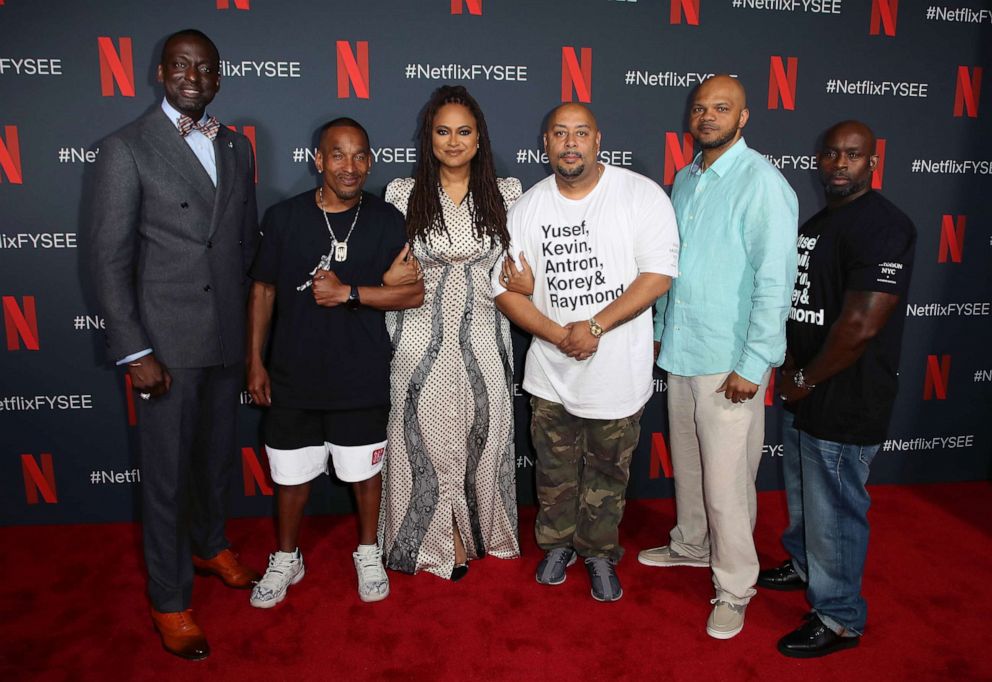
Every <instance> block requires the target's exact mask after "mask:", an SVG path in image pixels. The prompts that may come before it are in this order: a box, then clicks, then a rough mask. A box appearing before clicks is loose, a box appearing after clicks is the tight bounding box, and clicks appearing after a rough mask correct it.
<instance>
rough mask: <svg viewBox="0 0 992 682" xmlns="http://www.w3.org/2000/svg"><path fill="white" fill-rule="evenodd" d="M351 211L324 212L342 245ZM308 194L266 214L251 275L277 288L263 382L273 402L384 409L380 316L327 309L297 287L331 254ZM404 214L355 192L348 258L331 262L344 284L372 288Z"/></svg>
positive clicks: (385, 356) (399, 238) (386, 350)
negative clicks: (269, 384)
mask: <svg viewBox="0 0 992 682" xmlns="http://www.w3.org/2000/svg"><path fill="white" fill-rule="evenodd" d="M356 210H359V207H358V206H356V207H354V208H351V209H349V210H347V211H345V212H343V213H328V214H327V217H328V218H329V219H330V221H331V228H332V229H333V230H334V234H335V235H336V236H337V238H338V239H339V240H344V239H345V236H346V235H347V234H348V229H349V228H350V227H351V223H352V220H353V219H354V217H355V211H356ZM321 213H322V212H321V210H320V208H318V207H317V205H316V203H315V202H314V192H313V190H307V191H306V192H303V193H302V194H298V195H297V196H295V197H293V198H291V199H287V200H286V201H283V202H280V203H278V204H276V205H275V206H273V207H272V208H270V209H269V210H268V211H267V212H266V214H265V218H264V219H263V221H262V233H263V236H262V242H261V245H260V246H259V250H258V255H257V256H256V257H255V263H254V264H253V265H252V268H251V271H250V275H251V277H252V279H255V280H258V281H259V282H266V283H268V284H274V285H275V287H276V311H275V312H276V317H275V319H274V322H273V330H272V334H271V335H270V338H271V353H270V361H269V376H270V378H271V381H272V404H273V405H278V406H279V407H294V408H299V409H314V410H339V409H358V408H363V407H377V406H382V405H388V404H389V363H390V359H391V354H392V347H391V345H390V341H389V336H388V334H387V333H386V321H385V314H384V313H383V312H382V311H381V310H375V309H373V308H369V307H366V306H360V307H358V308H356V309H351V308H348V307H347V306H345V305H339V306H335V307H333V308H326V307H322V306H319V305H317V303H316V302H315V301H314V299H313V291H312V290H311V289H309V288H307V289H305V290H303V291H297V290H296V287H298V286H299V285H301V284H303V283H304V282H306V281H307V279H309V278H310V271H311V270H313V268H314V266H315V265H317V262H318V261H319V260H320V257H321V256H322V255H324V254H326V253H328V251H330V248H331V237H330V235H329V234H328V232H327V225H326V223H325V222H324V217H323V216H322V215H321ZM405 234H406V233H405V229H404V224H403V216H402V214H401V213H400V212H399V211H397V210H396V209H395V208H394V207H393V206H391V205H389V204H387V203H386V202H384V201H383V200H382V199H380V198H378V197H376V196H373V195H371V194H368V193H367V192H363V193H362V201H361V206H360V213H359V216H358V222H357V223H356V224H355V230H354V232H352V234H351V238H350V239H348V258H347V260H345V261H344V262H341V263H337V262H332V263H331V265H330V267H329V268H328V269H330V270H333V271H334V273H335V274H336V275H337V276H338V278H339V279H340V280H341V281H342V282H343V283H345V284H349V285H358V286H378V285H379V284H381V283H382V275H383V273H385V272H386V270H388V269H389V265H390V263H392V261H393V259H394V258H395V257H396V254H397V253H399V251H400V250H401V249H402V248H403V244H404V243H405V241H406V236H405Z"/></svg>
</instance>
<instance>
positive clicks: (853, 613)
mask: <svg viewBox="0 0 992 682" xmlns="http://www.w3.org/2000/svg"><path fill="white" fill-rule="evenodd" d="M818 160H819V168H820V180H821V182H822V183H823V185H824V188H825V192H826V195H827V206H826V208H825V209H823V210H822V211H820V212H819V213H817V214H816V215H815V216H813V217H812V218H810V219H809V221H807V222H806V224H805V225H803V226H802V227H801V228H800V230H799V242H798V247H799V273H798V275H797V277H796V286H795V289H794V290H793V294H792V310H791V311H790V313H789V321H788V323H787V325H786V336H787V343H788V348H787V352H786V359H785V365H784V366H783V369H782V380H781V383H780V387H781V393H782V398H783V400H784V401H785V406H786V413H785V415H784V428H783V465H782V466H783V472H784V477H785V489H786V496H787V498H788V503H789V527H788V529H786V531H785V533H783V535H782V544H783V545H784V546H785V548H786V550H787V551H788V552H789V555H790V556H791V559H790V560H789V561H787V562H785V564H783V565H782V566H779V567H777V568H772V569H769V570H766V571H762V572H761V573H760V574H759V576H758V585H759V586H760V587H766V588H771V589H779V590H787V589H806V595H807V598H808V600H809V602H810V605H811V606H812V607H813V611H812V612H811V613H810V614H808V615H807V616H806V617H805V618H804V620H803V624H802V625H801V626H800V627H799V628H798V629H797V630H795V631H793V632H791V633H789V634H788V635H786V636H785V637H783V638H782V639H781V640H779V643H778V650H779V651H780V652H781V653H783V654H785V655H786V656H791V657H796V658H814V657H818V656H824V655H827V654H831V653H834V652H836V651H840V650H842V649H847V648H850V647H853V646H857V645H858V643H859V642H860V639H861V635H862V632H863V631H864V627H865V620H866V616H867V607H866V604H865V600H864V598H863V597H862V596H861V577H862V573H863V570H864V563H865V555H866V554H867V551H868V518H867V512H868V507H869V505H870V503H871V500H870V498H869V496H868V492H867V491H866V490H865V482H866V481H867V480H868V474H869V467H870V465H871V461H872V459H873V458H874V456H875V454H876V453H877V452H878V449H879V446H880V445H881V443H882V442H883V441H884V440H885V434H886V430H887V428H888V423H889V416H890V415H891V412H892V405H893V402H894V401H895V396H896V392H897V390H898V379H897V374H898V369H899V351H900V344H901V338H902V327H903V321H904V320H905V319H906V292H907V290H908V288H909V280H910V276H911V274H912V271H913V251H914V248H915V245H916V228H915V227H913V223H912V222H911V221H910V219H909V218H908V217H907V216H906V215H905V214H904V213H903V212H902V211H900V210H899V209H898V208H896V207H895V206H894V205H893V204H892V203H891V202H890V201H888V200H887V199H885V198H884V197H882V196H881V195H880V194H878V193H876V192H873V191H872V190H871V175H872V171H873V170H874V169H875V164H876V163H877V162H878V157H877V156H876V155H875V135H874V134H873V133H872V131H871V130H870V129H869V128H868V126H866V125H865V124H863V123H859V122H857V121H844V122H842V123H838V124H837V125H835V126H833V127H832V128H830V129H829V130H828V131H827V132H826V135H825V136H824V139H823V145H822V147H821V149H820V152H819V155H818Z"/></svg>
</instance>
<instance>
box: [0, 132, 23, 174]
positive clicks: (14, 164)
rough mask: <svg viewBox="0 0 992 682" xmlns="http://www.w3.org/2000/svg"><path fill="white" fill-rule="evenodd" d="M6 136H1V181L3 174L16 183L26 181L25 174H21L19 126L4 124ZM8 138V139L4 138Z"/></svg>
mask: <svg viewBox="0 0 992 682" xmlns="http://www.w3.org/2000/svg"><path fill="white" fill-rule="evenodd" d="M3 134H4V137H0V168H2V169H3V173H0V182H3V176H4V175H6V176H7V180H9V181H10V182H11V184H14V185H20V184H23V183H24V176H23V175H22V174H21V145H20V143H19V142H18V138H17V126H4V127H3ZM4 138H6V139H4Z"/></svg>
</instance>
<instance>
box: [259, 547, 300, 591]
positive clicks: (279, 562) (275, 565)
mask: <svg viewBox="0 0 992 682" xmlns="http://www.w3.org/2000/svg"><path fill="white" fill-rule="evenodd" d="M295 560H296V557H295V556H290V558H289V559H279V558H277V557H276V555H275V554H272V555H270V556H269V570H267V571H266V572H265V573H266V575H265V576H263V577H262V580H260V581H259V583H258V584H259V585H261V584H262V583H265V584H266V586H268V585H270V584H272V583H273V582H275V580H276V578H275V576H271V580H268V581H267V580H266V578H269V577H270V576H269V575H268V574H269V573H278V574H279V575H285V574H286V571H287V570H288V569H289V565H290V564H291V563H292V562H294V561H295Z"/></svg>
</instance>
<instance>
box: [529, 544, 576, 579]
mask: <svg viewBox="0 0 992 682" xmlns="http://www.w3.org/2000/svg"><path fill="white" fill-rule="evenodd" d="M575 558H576V557H575V550H574V549H572V548H571V547H555V548H554V549H552V550H550V551H549V552H548V553H547V554H545V555H544V558H543V559H541V563H539V564H538V565H537V576H536V578H537V582H539V583H541V584H542V585H561V584H562V583H563V582H565V569H566V568H568V567H569V566H571V565H572V564H574V563H575Z"/></svg>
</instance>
